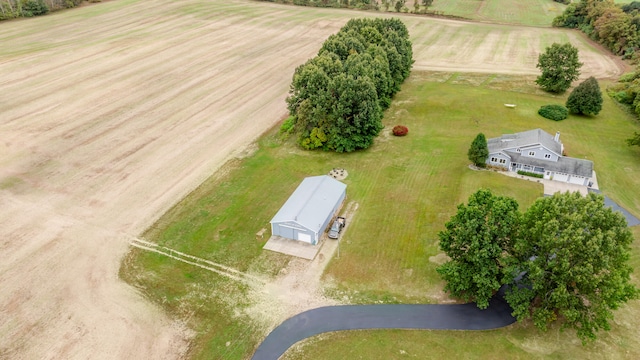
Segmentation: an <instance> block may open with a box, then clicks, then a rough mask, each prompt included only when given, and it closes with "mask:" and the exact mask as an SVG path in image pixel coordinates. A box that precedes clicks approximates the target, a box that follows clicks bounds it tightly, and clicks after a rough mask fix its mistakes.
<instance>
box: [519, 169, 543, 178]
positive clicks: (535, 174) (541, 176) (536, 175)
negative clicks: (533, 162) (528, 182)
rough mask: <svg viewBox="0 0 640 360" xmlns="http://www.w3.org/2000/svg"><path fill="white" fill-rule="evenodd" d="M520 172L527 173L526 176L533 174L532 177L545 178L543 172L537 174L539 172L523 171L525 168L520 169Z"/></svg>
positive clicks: (521, 173)
mask: <svg viewBox="0 0 640 360" xmlns="http://www.w3.org/2000/svg"><path fill="white" fill-rule="evenodd" d="M518 174H520V175H525V176H531V177H534V178H539V179H542V178H544V175H542V174H537V173H534V172H529V171H523V170H518Z"/></svg>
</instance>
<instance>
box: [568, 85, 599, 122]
mask: <svg viewBox="0 0 640 360" xmlns="http://www.w3.org/2000/svg"><path fill="white" fill-rule="evenodd" d="M567 109H569V111H571V112H572V113H574V114H584V115H598V113H599V112H600V110H602V92H601V91H600V86H599V85H598V81H597V80H596V78H594V77H593V76H592V77H590V78H588V79H587V80H585V81H583V82H582V83H581V84H580V85H578V87H576V88H575V89H573V91H572V92H571V94H570V95H569V98H568V99H567Z"/></svg>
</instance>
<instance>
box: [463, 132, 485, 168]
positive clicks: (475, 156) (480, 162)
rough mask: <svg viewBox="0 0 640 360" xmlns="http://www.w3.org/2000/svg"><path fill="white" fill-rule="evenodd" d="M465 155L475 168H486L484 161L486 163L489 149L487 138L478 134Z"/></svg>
mask: <svg viewBox="0 0 640 360" xmlns="http://www.w3.org/2000/svg"><path fill="white" fill-rule="evenodd" d="M467 155H468V156H469V160H471V162H473V164H474V165H475V166H478V167H485V166H487V165H486V163H485V161H487V157H489V148H488V147H487V138H485V137H484V134H483V133H480V134H478V136H476V138H475V139H474V140H473V142H472V143H471V147H470V148H469V152H468V153H467Z"/></svg>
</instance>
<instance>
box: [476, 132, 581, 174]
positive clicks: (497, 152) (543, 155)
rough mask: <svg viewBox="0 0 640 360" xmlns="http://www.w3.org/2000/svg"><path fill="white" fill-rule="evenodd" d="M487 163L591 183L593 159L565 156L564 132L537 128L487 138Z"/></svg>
mask: <svg viewBox="0 0 640 360" xmlns="http://www.w3.org/2000/svg"><path fill="white" fill-rule="evenodd" d="M487 146H488V148H489V157H488V158H487V161H486V163H487V165H491V166H498V167H503V168H505V169H506V170H508V171H513V172H517V171H520V170H521V171H527V172H531V173H536V174H540V175H543V177H544V178H545V179H549V180H555V181H561V182H568V183H572V184H578V185H586V186H590V185H591V183H592V180H591V179H592V177H593V162H592V161H589V160H583V159H576V158H571V157H567V156H563V155H562V152H563V149H564V146H563V145H562V142H560V133H559V132H557V133H556V135H555V137H554V136H552V135H551V134H549V133H547V132H545V131H543V130H542V129H535V130H529V131H523V132H519V133H515V134H506V135H502V136H501V137H499V138H492V139H488V140H487Z"/></svg>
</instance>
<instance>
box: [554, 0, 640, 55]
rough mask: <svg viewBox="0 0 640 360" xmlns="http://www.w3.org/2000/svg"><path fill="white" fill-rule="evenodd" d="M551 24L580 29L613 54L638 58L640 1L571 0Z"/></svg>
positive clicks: (639, 46) (639, 45)
mask: <svg viewBox="0 0 640 360" xmlns="http://www.w3.org/2000/svg"><path fill="white" fill-rule="evenodd" d="M553 26H556V27H569V28H576V29H580V30H581V31H582V32H584V33H585V34H587V35H588V36H589V37H590V38H592V39H593V40H595V41H597V42H599V43H600V44H602V45H604V46H605V47H607V48H608V49H609V50H611V52H613V53H614V54H616V55H622V56H624V57H625V58H629V59H631V58H637V56H638V55H637V54H636V52H637V50H638V49H639V48H640V1H633V2H631V3H629V4H616V3H614V2H613V0H580V1H579V2H577V3H571V4H569V6H567V8H566V9H565V11H564V13H562V15H560V16H558V17H556V18H555V19H554V20H553Z"/></svg>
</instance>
